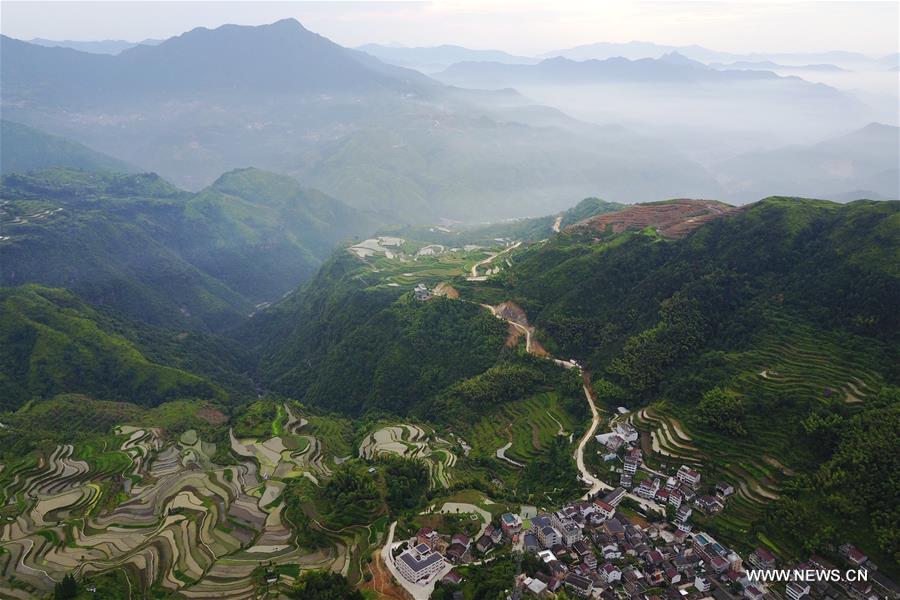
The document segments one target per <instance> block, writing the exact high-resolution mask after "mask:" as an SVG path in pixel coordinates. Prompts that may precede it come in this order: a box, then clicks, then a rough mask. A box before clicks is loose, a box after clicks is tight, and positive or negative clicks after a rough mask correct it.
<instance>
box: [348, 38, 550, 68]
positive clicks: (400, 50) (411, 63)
mask: <svg viewBox="0 0 900 600" xmlns="http://www.w3.org/2000/svg"><path fill="white" fill-rule="evenodd" d="M356 49H357V50H360V51H362V52H365V53H366V54H371V55H372V56H374V57H376V58H378V59H380V60H382V61H384V62H386V63H390V64H393V65H397V66H400V67H407V68H410V69H416V70H417V71H422V72H423V73H436V72H438V71H442V70H444V69H446V68H447V67H449V66H450V65H452V64H454V63H458V62H464V61H486V62H499V63H506V64H533V63H536V62H538V59H535V58H530V57H526V56H515V55H513V54H509V53H507V52H503V51H502V50H475V49H472V48H464V47H463V46H454V45H450V44H445V45H442V46H419V47H412V48H411V47H406V46H384V45H381V44H365V45H362V46H358V47H357V48H356Z"/></svg>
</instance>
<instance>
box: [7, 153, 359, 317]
mask: <svg viewBox="0 0 900 600" xmlns="http://www.w3.org/2000/svg"><path fill="white" fill-rule="evenodd" d="M0 198H2V200H3V201H5V202H4V205H3V208H2V210H0V224H2V226H3V229H4V238H3V240H2V242H0V264H3V265H15V268H14V269H11V268H4V269H2V270H0V285H18V284H21V283H40V284H43V285H49V286H65V287H66V288H68V289H70V290H71V291H73V292H74V293H76V294H78V295H79V296H81V297H83V298H84V299H85V300H87V301H89V302H92V303H95V304H99V305H103V306H107V307H111V308H113V309H115V310H117V311H119V312H121V313H124V314H127V315H129V316H131V317H132V318H135V319H137V320H140V321H143V322H146V323H150V324H153V325H158V326H167V327H185V328H189V329H194V330H198V329H199V330H219V331H221V330H222V329H224V328H227V327H231V326H234V325H236V324H237V322H238V321H240V320H241V319H242V318H243V317H244V316H245V315H246V314H248V313H250V312H251V311H252V310H253V309H254V306H255V305H256V304H259V303H262V302H269V301H272V300H275V299H277V298H279V297H281V296H282V295H283V294H285V293H286V292H288V291H290V290H292V289H293V288H294V287H295V286H296V285H297V284H299V283H300V282H301V281H303V280H304V279H307V278H309V277H310V276H311V275H312V274H313V272H314V270H315V269H316V268H317V267H318V266H319V264H320V263H321V261H322V260H323V259H324V258H325V257H327V256H328V254H329V253H330V252H331V251H332V249H333V248H334V246H335V245H336V243H337V242H339V241H342V240H344V239H347V238H351V237H352V236H354V235H358V234H360V233H363V232H365V231H366V230H368V229H369V228H372V227H374V222H373V221H371V220H369V219H368V218H367V217H366V216H364V215H360V214H359V213H358V212H356V211H352V210H351V209H349V207H346V206H345V205H343V204H341V203H340V202H338V201H337V200H334V199H332V198H328V197H327V196H325V195H323V194H321V193H319V192H315V191H310V190H305V189H303V188H301V187H300V185H299V184H297V183H296V182H295V181H294V180H292V179H290V178H287V177H284V176H280V175H275V174H272V173H267V172H264V171H259V170H255V169H244V170H238V171H232V172H229V173H226V174H224V175H222V176H221V177H220V178H219V179H218V180H217V181H216V182H215V183H214V184H213V185H211V186H210V187H208V188H206V189H205V190H203V191H201V192H199V193H197V194H190V193H188V192H183V191H181V190H178V189H177V188H175V187H173V186H172V185H170V184H169V183H167V182H166V181H164V180H163V179H161V178H160V177H159V176H157V175H155V174H143V175H120V174H113V173H93V172H87V171H78V170H74V169H65V168H55V169H48V170H44V171H37V172H32V173H27V174H23V173H15V174H10V175H7V176H5V177H4V178H3V180H2V185H0Z"/></svg>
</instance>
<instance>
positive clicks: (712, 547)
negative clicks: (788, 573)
mask: <svg viewBox="0 0 900 600" xmlns="http://www.w3.org/2000/svg"><path fill="white" fill-rule="evenodd" d="M625 496H626V492H625V490H624V488H621V487H620V488H616V489H615V490H613V491H612V492H610V493H609V494H607V495H606V496H605V497H603V498H596V499H594V500H593V501H590V502H588V501H584V502H578V503H575V504H570V505H568V506H565V507H564V508H562V509H561V510H559V511H556V512H555V513H552V514H542V515H538V516H537V517H535V518H533V519H532V520H531V528H530V530H528V531H527V532H525V534H524V535H523V550H524V551H526V552H535V553H537V556H538V557H540V559H541V561H542V563H541V564H542V568H541V569H540V571H539V572H538V573H536V574H532V575H533V576H528V575H526V574H523V575H520V576H519V580H518V582H517V586H518V588H519V589H520V591H521V593H522V594H524V595H528V596H534V597H538V598H544V597H550V596H551V595H552V594H556V593H558V592H559V591H560V590H565V591H566V593H567V594H568V595H569V596H577V597H580V598H589V597H590V598H608V599H610V600H613V599H617V600H618V599H622V598H635V599H637V598H640V599H642V600H643V599H645V598H650V597H654V596H655V597H657V598H665V597H669V598H672V599H673V600H674V599H676V598H677V599H684V598H693V597H696V598H704V597H707V596H708V595H709V593H710V591H711V590H713V589H714V588H715V589H723V590H728V589H731V587H730V584H731V583H739V584H740V583H742V582H743V583H744V584H746V588H747V589H749V588H752V586H751V585H750V582H749V581H748V580H747V579H746V574H745V573H744V571H743V568H742V567H743V561H742V560H741V557H740V556H738V554H737V553H735V552H733V551H732V550H730V549H728V548H727V547H725V546H724V545H722V544H720V543H718V542H716V540H715V539H713V538H712V536H710V535H709V534H705V533H696V534H691V533H690V531H689V529H688V530H686V529H685V528H683V527H678V526H673V525H671V524H668V523H661V524H651V525H648V524H646V522H644V524H643V525H642V524H640V523H639V522H638V521H637V520H636V519H632V518H629V517H628V516H626V515H625V514H623V513H622V512H621V511H619V510H618V508H617V506H618V505H619V503H621V501H622V500H623V499H624V498H625ZM735 589H736V588H735ZM726 594H727V596H726V597H727V598H732V599H733V598H741V597H744V598H748V599H749V600H756V598H757V596H755V595H751V594H752V592H751V593H746V592H745V593H744V594H743V596H741V595H740V594H739V595H737V596H735V595H732V594H731V592H726Z"/></svg>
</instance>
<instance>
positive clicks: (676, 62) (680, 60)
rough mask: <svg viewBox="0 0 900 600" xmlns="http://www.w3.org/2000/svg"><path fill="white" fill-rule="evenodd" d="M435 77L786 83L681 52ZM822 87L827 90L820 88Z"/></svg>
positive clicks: (479, 81) (464, 66)
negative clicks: (722, 67) (708, 63)
mask: <svg viewBox="0 0 900 600" xmlns="http://www.w3.org/2000/svg"><path fill="white" fill-rule="evenodd" d="M435 76H436V77H437V78H438V79H440V80H441V81H446V82H448V83H453V84H456V85H467V86H472V87H484V86H492V87H502V86H513V87H515V86H518V85H527V84H531V85H535V84H542V85H560V84H599V83H676V84H697V83H728V82H742V81H753V80H769V81H778V80H782V79H784V78H782V77H779V76H778V75H776V74H774V73H771V72H768V71H751V70H717V69H711V68H709V67H707V66H706V65H704V64H702V63H700V62H697V61H694V60H691V59H689V58H687V57H686V56H684V55H683V54H679V53H674V52H673V53H670V54H666V55H663V56H662V57H660V58H658V59H653V58H641V59H636V60H629V59H627V58H621V57H616V58H608V59H605V60H584V61H574V60H570V59H568V58H563V57H556V58H548V59H545V60H543V61H541V62H540V63H538V64H536V65H508V64H503V63H498V62H463V63H457V64H455V65H453V66H451V67H449V68H448V69H446V70H445V71H442V72H440V73H437V74H436V75H435ZM808 85H810V84H808ZM810 87H812V85H810ZM819 89H820V90H821V89H829V88H824V86H822V87H820V88H819ZM829 90H830V92H831V93H832V94H834V95H838V94H839V93H838V92H837V90H834V89H829Z"/></svg>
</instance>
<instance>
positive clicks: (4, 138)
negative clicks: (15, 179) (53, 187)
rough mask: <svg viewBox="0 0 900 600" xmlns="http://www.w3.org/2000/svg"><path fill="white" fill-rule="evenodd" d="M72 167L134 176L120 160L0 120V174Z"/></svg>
mask: <svg viewBox="0 0 900 600" xmlns="http://www.w3.org/2000/svg"><path fill="white" fill-rule="evenodd" d="M47 167H72V168H75V169H83V170H85V171H118V172H123V173H129V172H135V171H137V168H135V167H132V166H130V165H128V164H127V163H125V162H122V161H121V160H117V159H115V158H113V157H111V156H107V155H105V154H102V153H100V152H95V151H94V150H91V149H90V148H88V147H87V146H83V145H82V144H79V143H78V142H73V141H71V140H67V139H65V138H61V137H59V136H55V135H50V134H47V133H44V132H42V131H38V130H37V129H34V128H32V127H29V126H27V125H23V124H21V123H14V122H13V121H7V120H5V119H4V120H0V172H2V173H3V174H4V175H5V174H7V173H11V172H13V171H31V170H34V169H45V168H47Z"/></svg>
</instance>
